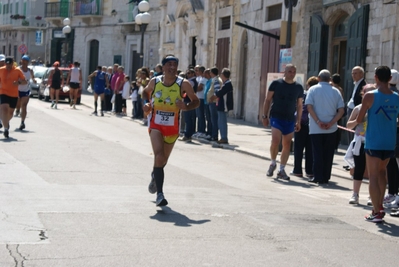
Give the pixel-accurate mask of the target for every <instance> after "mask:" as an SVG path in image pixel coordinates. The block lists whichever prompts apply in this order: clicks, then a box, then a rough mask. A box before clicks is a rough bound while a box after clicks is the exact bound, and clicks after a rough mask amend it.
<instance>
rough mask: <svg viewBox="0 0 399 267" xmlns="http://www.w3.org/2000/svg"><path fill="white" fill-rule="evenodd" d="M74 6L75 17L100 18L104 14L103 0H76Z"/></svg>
mask: <svg viewBox="0 0 399 267" xmlns="http://www.w3.org/2000/svg"><path fill="white" fill-rule="evenodd" d="M74 5H75V6H74V9H73V11H74V12H73V15H74V16H90V15H91V16H100V15H102V14H103V12H102V10H103V1H102V0H90V1H87V0H76V1H75V2H74Z"/></svg>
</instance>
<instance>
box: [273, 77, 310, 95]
mask: <svg viewBox="0 0 399 267" xmlns="http://www.w3.org/2000/svg"><path fill="white" fill-rule="evenodd" d="M283 77H284V73H268V74H267V83H266V86H267V87H266V92H267V90H269V87H270V84H271V83H272V82H273V81H274V80H277V79H281V78H283ZM294 80H295V81H296V82H297V83H299V84H301V85H302V86H303V88H304V89H305V88H306V87H305V85H306V81H305V74H304V73H297V74H296V75H295V78H294Z"/></svg>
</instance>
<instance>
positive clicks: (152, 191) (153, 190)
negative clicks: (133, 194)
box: [148, 172, 157, 194]
mask: <svg viewBox="0 0 399 267" xmlns="http://www.w3.org/2000/svg"><path fill="white" fill-rule="evenodd" d="M148 192H150V194H155V193H156V192H157V185H156V183H155V177H154V172H152V173H151V182H150V184H149V185H148Z"/></svg>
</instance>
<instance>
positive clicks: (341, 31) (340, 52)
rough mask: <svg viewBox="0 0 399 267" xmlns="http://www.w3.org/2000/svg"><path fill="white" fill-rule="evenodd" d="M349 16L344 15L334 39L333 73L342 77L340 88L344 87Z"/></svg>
mask: <svg viewBox="0 0 399 267" xmlns="http://www.w3.org/2000/svg"><path fill="white" fill-rule="evenodd" d="M348 20H349V15H347V14H345V15H343V16H342V17H341V18H340V19H339V20H338V21H337V22H336V24H335V26H334V28H333V30H334V32H333V39H332V54H331V57H332V58H331V63H332V66H331V73H332V74H334V73H338V74H339V75H340V76H341V82H340V84H339V85H340V86H341V87H342V88H343V87H344V81H345V67H346V47H347V36H348Z"/></svg>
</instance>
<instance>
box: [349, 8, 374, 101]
mask: <svg viewBox="0 0 399 267" xmlns="http://www.w3.org/2000/svg"><path fill="white" fill-rule="evenodd" d="M369 11H370V5H365V6H362V7H361V8H359V9H358V10H357V11H356V12H355V13H354V14H353V15H352V16H351V17H350V18H349V21H348V42H347V46H346V64H345V65H346V66H345V83H344V88H345V89H346V90H345V91H344V93H345V95H344V100H345V101H348V100H349V99H350V98H351V96H352V90H350V89H351V88H353V81H352V68H353V67H355V66H361V67H363V68H365V67H366V55H367V52H366V45H367V32H368V22H369Z"/></svg>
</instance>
